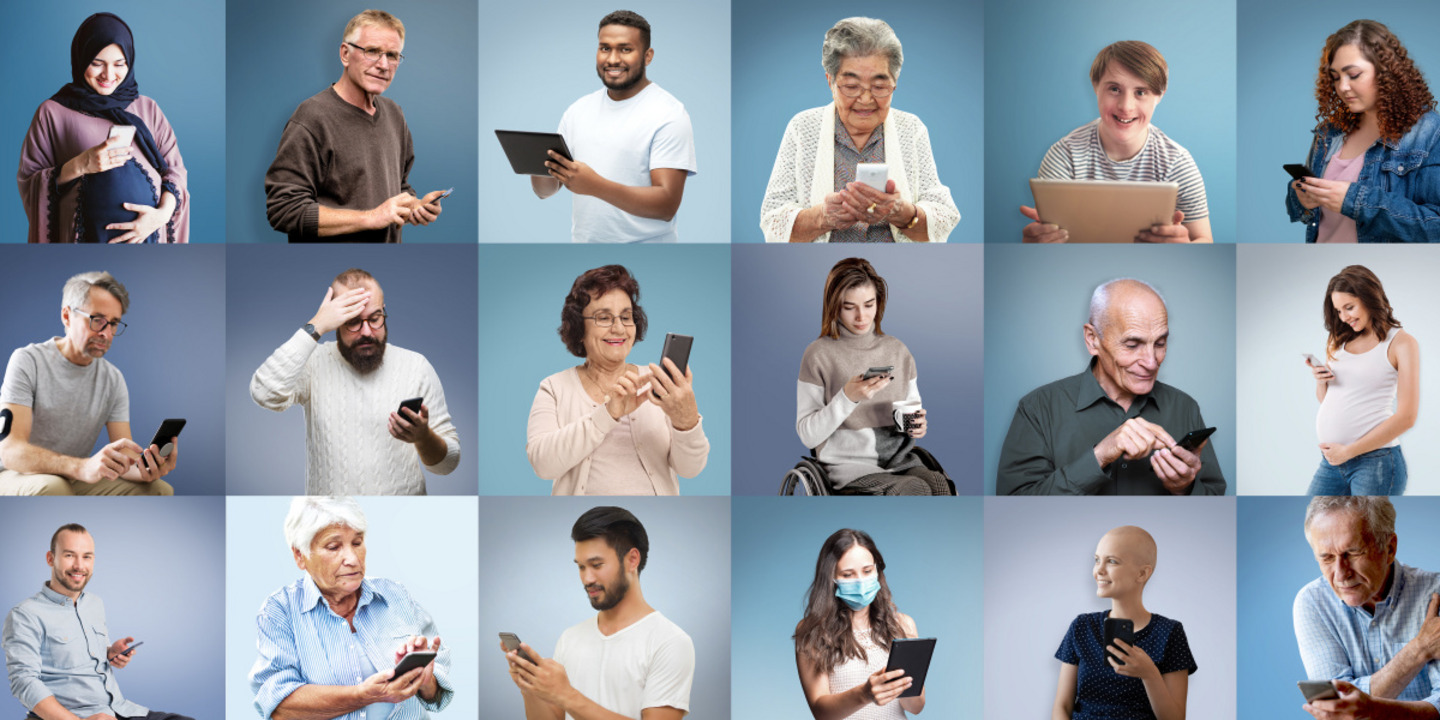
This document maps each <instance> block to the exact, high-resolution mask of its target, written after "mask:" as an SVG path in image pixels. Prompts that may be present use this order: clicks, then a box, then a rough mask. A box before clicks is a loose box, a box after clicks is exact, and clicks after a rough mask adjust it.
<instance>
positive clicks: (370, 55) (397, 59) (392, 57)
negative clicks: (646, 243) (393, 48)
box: [345, 40, 405, 65]
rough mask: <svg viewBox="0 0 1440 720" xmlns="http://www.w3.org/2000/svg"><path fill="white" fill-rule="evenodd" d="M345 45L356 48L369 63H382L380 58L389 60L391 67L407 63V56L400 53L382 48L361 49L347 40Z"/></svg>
mask: <svg viewBox="0 0 1440 720" xmlns="http://www.w3.org/2000/svg"><path fill="white" fill-rule="evenodd" d="M345 44H346V45H349V46H350V47H353V48H355V49H356V50H359V51H360V54H361V55H364V56H365V60H366V61H367V62H371V63H377V62H380V58H382V57H383V58H385V59H387V60H389V61H390V64H391V65H399V64H400V63H402V62H405V56H404V55H401V54H400V53H398V52H385V51H384V50H381V49H380V48H367V47H360V46H359V45H356V44H355V43H352V42H350V41H349V40H346V41H345Z"/></svg>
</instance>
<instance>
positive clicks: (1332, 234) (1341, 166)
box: [1315, 153, 1365, 243]
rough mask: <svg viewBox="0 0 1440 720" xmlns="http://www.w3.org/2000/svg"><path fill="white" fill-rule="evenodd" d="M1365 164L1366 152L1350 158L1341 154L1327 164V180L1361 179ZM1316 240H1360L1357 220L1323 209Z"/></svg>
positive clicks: (1347, 180)
mask: <svg viewBox="0 0 1440 720" xmlns="http://www.w3.org/2000/svg"><path fill="white" fill-rule="evenodd" d="M1364 166H1365V153H1360V154H1359V155H1356V156H1355V157H1353V158H1350V159H1349V160H1346V159H1344V158H1342V157H1340V156H1339V155H1336V156H1335V157H1332V158H1330V162H1328V163H1326V164H1325V179H1326V180H1343V181H1345V182H1352V183H1353V182H1355V181H1356V180H1358V179H1360V168H1362V167H1364ZM1315 242H1320V243H1353V242H1359V240H1358V239H1357V238H1356V236H1355V220H1354V219H1353V218H1350V217H1347V216H1345V215H1342V214H1340V213H1338V212H1337V213H1332V212H1328V211H1321V213H1320V234H1319V235H1318V236H1316V238H1315Z"/></svg>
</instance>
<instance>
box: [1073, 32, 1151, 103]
mask: <svg viewBox="0 0 1440 720" xmlns="http://www.w3.org/2000/svg"><path fill="white" fill-rule="evenodd" d="M1112 62H1114V63H1119V64H1120V66H1121V67H1123V68H1125V69H1126V70H1129V71H1130V72H1131V74H1133V75H1135V77H1138V78H1140V80H1141V81H1142V82H1144V83H1145V87H1148V88H1150V91H1151V92H1153V93H1155V94H1156V95H1164V94H1165V86H1166V83H1167V82H1168V81H1169V78H1170V67H1169V66H1168V65H1166V64H1165V56H1164V55H1161V54H1160V51H1159V50H1156V49H1155V47H1154V46H1152V45H1151V44H1150V43H1147V42H1141V41H1139V40H1121V41H1120V42H1116V43H1110V44H1109V45H1106V46H1105V47H1104V48H1101V50H1100V52H1099V53H1097V54H1096V55H1095V61H1094V62H1092V63H1090V84H1091V85H1092V86H1094V85H1099V84H1100V78H1102V77H1104V76H1105V69H1106V68H1107V67H1109V66H1110V63H1112Z"/></svg>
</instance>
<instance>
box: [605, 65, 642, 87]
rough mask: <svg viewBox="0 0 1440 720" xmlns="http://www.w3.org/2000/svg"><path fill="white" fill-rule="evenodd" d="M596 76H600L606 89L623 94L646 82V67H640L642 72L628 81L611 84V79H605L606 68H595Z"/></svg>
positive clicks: (624, 79) (623, 79) (622, 79)
mask: <svg viewBox="0 0 1440 720" xmlns="http://www.w3.org/2000/svg"><path fill="white" fill-rule="evenodd" d="M595 74H596V75H599V76H600V82H601V83H603V84H604V85H605V87H607V88H609V89H611V90H614V91H616V92H622V93H623V92H625V91H626V90H629V89H631V88H633V87H635V86H636V85H639V84H640V83H642V82H644V81H645V66H644V65H643V64H642V65H641V66H640V72H638V73H636V74H635V75H634V76H633V77H630V78H628V79H627V78H621V79H620V80H618V81H614V82H611V80H610V79H609V78H607V77H605V68H603V67H597V68H595Z"/></svg>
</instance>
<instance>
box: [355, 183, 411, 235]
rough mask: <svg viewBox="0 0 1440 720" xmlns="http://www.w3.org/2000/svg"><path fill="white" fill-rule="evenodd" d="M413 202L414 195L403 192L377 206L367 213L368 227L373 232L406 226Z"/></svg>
mask: <svg viewBox="0 0 1440 720" xmlns="http://www.w3.org/2000/svg"><path fill="white" fill-rule="evenodd" d="M413 202H415V196H414V195H411V194H410V193H404V192H402V193H400V194H399V195H396V196H395V197H392V198H390V199H388V200H386V201H385V202H382V203H380V204H379V205H376V206H375V207H374V208H372V209H371V210H370V211H369V212H368V213H367V218H366V220H367V221H368V222H366V223H365V225H366V227H368V228H370V229H371V230H384V229H385V228H388V227H390V226H391V225H404V224H405V221H407V220H409V219H410V213H411V209H410V206H411V203H413Z"/></svg>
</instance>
